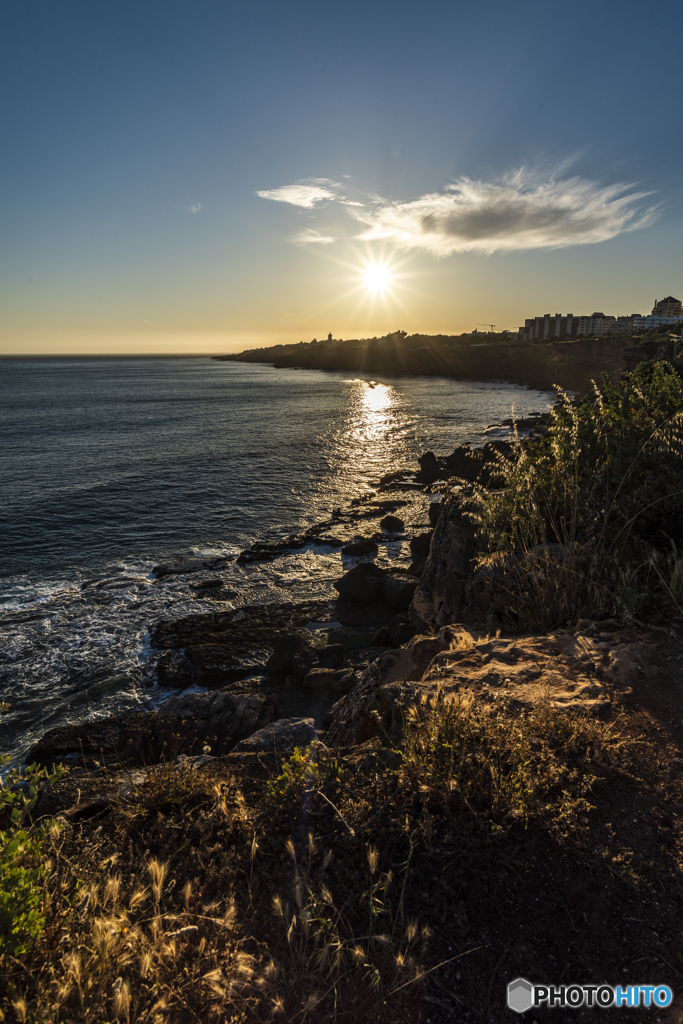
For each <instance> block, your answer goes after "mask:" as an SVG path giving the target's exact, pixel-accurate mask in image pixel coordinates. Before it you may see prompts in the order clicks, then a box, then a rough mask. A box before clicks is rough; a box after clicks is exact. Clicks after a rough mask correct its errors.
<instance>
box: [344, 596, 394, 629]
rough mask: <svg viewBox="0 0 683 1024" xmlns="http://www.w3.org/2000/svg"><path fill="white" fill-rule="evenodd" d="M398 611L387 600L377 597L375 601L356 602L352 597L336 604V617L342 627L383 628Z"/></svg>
mask: <svg viewBox="0 0 683 1024" xmlns="http://www.w3.org/2000/svg"><path fill="white" fill-rule="evenodd" d="M395 614H396V609H395V608H394V607H393V606H392V605H390V604H389V602H388V601H387V600H386V598H384V597H382V596H381V595H380V596H379V597H376V598H375V599H374V601H368V602H362V601H354V600H353V598H350V597H340V598H339V599H338V601H337V604H336V612H335V617H336V619H337V621H338V622H341V624H342V626H367V627H368V628H372V626H383V625H384V624H385V623H387V622H390V621H391V619H392V618H393V617H394V615H395Z"/></svg>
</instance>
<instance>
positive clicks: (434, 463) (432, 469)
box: [417, 452, 444, 484]
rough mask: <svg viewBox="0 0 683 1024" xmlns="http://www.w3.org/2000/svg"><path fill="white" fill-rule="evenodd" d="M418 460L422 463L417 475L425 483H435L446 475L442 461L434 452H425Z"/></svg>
mask: <svg viewBox="0 0 683 1024" xmlns="http://www.w3.org/2000/svg"><path fill="white" fill-rule="evenodd" d="M417 461H418V462H419V463H420V471H419V473H418V474H417V475H418V477H419V479H420V480H421V481H422V483H423V484H433V483H434V482H435V481H436V480H440V479H442V477H443V476H444V472H443V468H442V466H441V463H440V462H439V460H438V459H437V457H436V455H435V454H434V452H425V453H424V455H420V457H419V458H418V460H417Z"/></svg>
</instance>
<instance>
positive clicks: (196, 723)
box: [153, 692, 278, 757]
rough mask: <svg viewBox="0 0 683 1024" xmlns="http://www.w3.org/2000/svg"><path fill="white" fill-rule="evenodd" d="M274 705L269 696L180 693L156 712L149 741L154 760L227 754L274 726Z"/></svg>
mask: <svg viewBox="0 0 683 1024" xmlns="http://www.w3.org/2000/svg"><path fill="white" fill-rule="evenodd" d="M277 716H278V708H277V702H276V700H275V698H274V697H273V696H272V694H264V693H254V694H244V693H238V694H234V693H225V692H219V693H182V694H179V695H178V696H177V697H171V698H170V699H169V700H167V701H165V702H164V703H163V704H162V705H161V707H160V708H159V710H158V711H157V714H156V717H155V720H154V728H153V738H154V741H155V747H156V753H157V757H159V756H161V754H162V753H163V754H164V755H165V756H166V757H168V755H169V752H170V753H177V750H175V749H174V748H178V749H182V752H183V753H185V754H201V753H206V751H205V750H204V748H205V747H206V746H208V747H210V748H211V749H210V753H211V754H213V755H214V756H218V755H222V754H227V753H229V752H230V751H231V750H232V749H233V748H234V747H235V746H236V744H237V743H239V742H240V740H243V739H246V738H247V737H248V736H251V735H252V734H253V733H255V732H256V731H257V730H258V729H262V728H263V727H264V726H266V725H270V723H271V722H274V721H275V719H276V718H277Z"/></svg>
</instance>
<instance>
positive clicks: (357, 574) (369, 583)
mask: <svg viewBox="0 0 683 1024" xmlns="http://www.w3.org/2000/svg"><path fill="white" fill-rule="evenodd" d="M383 575H384V570H382V569H380V568H379V567H378V566H376V565H373V564H372V563H371V562H370V563H367V562H366V563H364V564H362V565H357V566H356V567H355V568H354V569H350V570H349V572H347V573H346V575H345V576H342V578H341V579H340V580H336V582H335V584H334V586H335V589H336V590H338V591H339V594H340V595H341V597H348V598H351V600H353V601H361V602H364V603H368V602H370V601H373V600H374V599H375V598H376V597H377V596H378V595H379V585H380V581H381V579H382V576H383ZM339 621H341V619H340V620H339Z"/></svg>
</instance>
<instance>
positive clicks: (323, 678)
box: [303, 667, 344, 690]
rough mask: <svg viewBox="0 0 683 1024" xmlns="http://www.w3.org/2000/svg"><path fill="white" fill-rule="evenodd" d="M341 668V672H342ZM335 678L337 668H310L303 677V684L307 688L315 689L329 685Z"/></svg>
mask: <svg viewBox="0 0 683 1024" xmlns="http://www.w3.org/2000/svg"><path fill="white" fill-rule="evenodd" d="M343 671H344V670H343V669H342V673H343ZM336 680H337V670H336V669H333V668H321V667H317V668H312V669H311V670H310V672H308V673H307V675H306V676H305V677H304V681H303V685H304V686H305V687H306V689H308V690H315V689H317V688H319V687H321V686H330V685H331V684H332V683H334V682H336Z"/></svg>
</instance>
